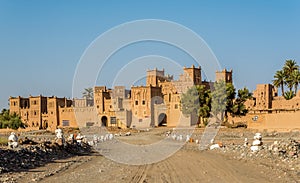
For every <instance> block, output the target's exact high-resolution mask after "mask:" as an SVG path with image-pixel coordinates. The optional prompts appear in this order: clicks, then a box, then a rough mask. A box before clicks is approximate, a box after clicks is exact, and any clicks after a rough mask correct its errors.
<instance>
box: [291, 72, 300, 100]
mask: <svg viewBox="0 0 300 183" xmlns="http://www.w3.org/2000/svg"><path fill="white" fill-rule="evenodd" d="M291 78H292V83H293V84H294V89H295V95H297V89H298V85H299V83H300V71H299V70H294V72H293V73H292V74H291Z"/></svg>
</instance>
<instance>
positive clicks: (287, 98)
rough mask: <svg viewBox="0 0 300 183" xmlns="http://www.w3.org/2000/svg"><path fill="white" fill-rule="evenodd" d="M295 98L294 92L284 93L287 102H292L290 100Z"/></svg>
mask: <svg viewBox="0 0 300 183" xmlns="http://www.w3.org/2000/svg"><path fill="white" fill-rule="evenodd" d="M293 97H294V92H293V91H287V92H285V93H284V98H285V99H286V100H290V99H292V98H293Z"/></svg>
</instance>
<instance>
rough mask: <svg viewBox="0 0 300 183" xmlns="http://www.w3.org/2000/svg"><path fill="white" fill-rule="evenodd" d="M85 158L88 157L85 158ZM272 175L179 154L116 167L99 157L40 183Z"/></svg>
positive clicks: (212, 157)
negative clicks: (153, 162)
mask: <svg viewBox="0 0 300 183" xmlns="http://www.w3.org/2000/svg"><path fill="white" fill-rule="evenodd" d="M85 158H88V157H85ZM272 174H273V172H272V171H270V170H268V169H267V170H266V169H265V168H264V167H259V166H257V165H255V164H252V163H245V162H240V161H237V160H231V159H228V158H226V157H224V156H222V155H220V154H216V153H214V152H207V151H206V152H194V151H190V150H181V151H179V152H177V153H176V154H175V155H174V156H172V157H170V158H168V159H166V160H164V161H162V162H159V163H156V164H151V165H140V166H129V165H123V164H118V163H115V162H112V161H111V160H108V159H106V158H104V157H102V156H94V157H92V158H91V159H90V161H88V162H85V163H82V164H80V165H74V166H70V167H69V168H68V169H67V170H65V171H62V172H61V173H58V174H55V175H53V176H51V177H48V178H45V179H44V180H43V181H41V182H49V183H50V182H70V181H71V182H273V181H274V180H277V181H278V179H277V177H273V175H272Z"/></svg>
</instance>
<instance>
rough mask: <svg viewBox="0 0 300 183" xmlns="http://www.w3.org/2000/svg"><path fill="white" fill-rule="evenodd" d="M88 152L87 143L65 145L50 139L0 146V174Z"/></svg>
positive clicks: (89, 149) (89, 148) (89, 150)
mask: <svg viewBox="0 0 300 183" xmlns="http://www.w3.org/2000/svg"><path fill="white" fill-rule="evenodd" d="M90 152H91V147H90V146H88V145H87V144H82V146H78V145H76V144H71V143H66V145H65V146H61V145H59V144H58V143H56V142H54V143H53V142H50V141H46V142H42V143H37V144H36V145H21V146H19V147H17V148H14V149H1V148H0V174H2V173H5V172H17V171H23V170H28V169H32V168H35V167H37V166H42V165H44V164H46V163H48V162H51V161H53V160H56V159H64V158H68V157H71V156H74V155H81V154H88V153H90ZM0 182H1V181H0Z"/></svg>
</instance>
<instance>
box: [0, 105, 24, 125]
mask: <svg viewBox="0 0 300 183" xmlns="http://www.w3.org/2000/svg"><path fill="white" fill-rule="evenodd" d="M24 127H25V126H24V124H23V123H22V120H21V119H20V116H18V115H17V114H16V113H14V114H9V110H6V109H3V110H2V111H1V113H0V128H11V129H18V128H24Z"/></svg>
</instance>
